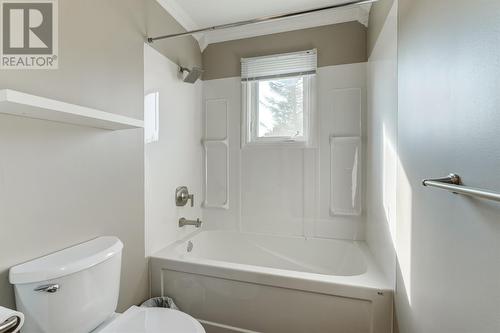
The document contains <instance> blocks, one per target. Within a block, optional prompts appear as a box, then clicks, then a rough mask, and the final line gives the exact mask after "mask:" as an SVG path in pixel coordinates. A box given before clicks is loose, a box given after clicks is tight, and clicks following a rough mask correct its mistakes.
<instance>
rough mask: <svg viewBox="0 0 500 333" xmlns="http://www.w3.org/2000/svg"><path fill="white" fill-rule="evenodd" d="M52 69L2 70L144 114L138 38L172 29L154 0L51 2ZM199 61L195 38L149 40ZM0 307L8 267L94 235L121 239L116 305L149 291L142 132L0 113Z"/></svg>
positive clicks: (17, 82)
mask: <svg viewBox="0 0 500 333" xmlns="http://www.w3.org/2000/svg"><path fill="white" fill-rule="evenodd" d="M59 6H60V7H59V18H60V21H59V27H60V31H59V48H60V57H59V58H60V60H59V61H60V62H59V66H60V68H59V69H58V70H53V71H44V70H39V71H16V70H10V71H1V72H0V88H11V89H17V90H21V91H25V92H28V93H33V94H37V95H40V96H46V97H51V98H55V99H59V100H63V101H66V102H70V103H76V104H81V105H85V106H88V107H94V108H98V109H101V110H103V111H107V112H112V113H117V114H121V115H125V116H130V117H134V118H142V113H143V86H144V83H143V82H144V77H143V75H144V74H143V71H144V67H143V50H144V47H143V45H144V44H143V41H144V36H145V34H146V32H147V31H148V30H149V32H150V33H151V34H156V33H168V32H175V31H178V30H179V29H180V26H179V25H178V24H176V23H175V22H174V21H173V20H172V18H171V17H169V15H168V14H166V12H162V9H161V7H159V6H158V5H157V4H156V2H155V1H154V0H147V1H137V0H126V1H124V0H108V1H100V0H85V1H82V0H64V1H59ZM155 47H156V48H157V49H159V50H161V51H163V52H165V53H166V55H167V56H169V57H170V58H171V59H174V61H176V60H178V59H186V62H188V63H189V64H199V63H201V54H200V52H199V49H197V45H196V41H194V40H193V39H184V40H178V41H174V42H158V43H156V44H155ZM0 227H1V229H0V305H3V306H13V305H14V297H13V291H12V287H11V286H10V285H9V283H8V268H9V267H10V266H12V265H15V264H18V263H21V262H24V261H27V260H30V259H32V258H35V257H39V256H42V255H44V254H47V253H50V252H53V251H56V250H59V249H61V248H64V247H67V246H71V245H73V244H75V243H78V242H82V241H85V240H88V239H91V238H93V237H96V236H100V235H116V236H118V237H120V238H121V239H122V241H123V242H124V244H125V248H124V257H123V269H122V286H121V287H122V288H121V295H120V302H119V309H121V310H122V309H124V308H125V307H127V306H129V305H131V304H135V303H138V302H140V301H142V300H143V299H144V298H146V297H147V296H148V270H147V260H146V259H145V256H144V146H143V133H142V130H128V131H121V132H120V131H119V132H108V131H103V130H96V129H90V128H84V127H77V126H71V125H64V124H57V123H52V122H45V121H39V120H29V119H24V118H18V117H12V116H5V115H1V116H0Z"/></svg>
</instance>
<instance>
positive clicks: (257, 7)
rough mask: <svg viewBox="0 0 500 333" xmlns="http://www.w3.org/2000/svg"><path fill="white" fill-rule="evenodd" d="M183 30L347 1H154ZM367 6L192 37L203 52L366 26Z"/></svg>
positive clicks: (368, 6) (368, 8)
mask: <svg viewBox="0 0 500 333" xmlns="http://www.w3.org/2000/svg"><path fill="white" fill-rule="evenodd" d="M157 1H158V2H159V3H160V4H161V5H162V6H163V7H164V8H165V9H166V10H167V11H168V12H169V13H170V14H171V15H172V16H173V17H174V18H175V19H176V20H177V21H178V22H179V23H180V24H181V25H183V26H184V28H185V29H187V30H194V29H199V28H206V27H211V26H215V25H219V24H225V23H234V22H237V21H242V20H249V19H254V18H259V17H266V16H272V15H279V14H287V13H291V12H296V11H301V10H307V9H314V8H319V7H325V6H330V5H334V4H341V3H345V2H346V1H347V0H157ZM369 10H370V5H363V6H358V7H349V8H345V9H341V10H329V11H324V12H320V13H316V14H310V15H307V17H300V18H294V19H286V20H279V21H274V22H272V24H270V23H264V24H262V23H261V24H257V25H254V26H246V27H245V28H235V29H231V31H230V32H229V33H228V32H227V31H218V32H210V33H207V34H204V35H198V36H196V37H197V39H198V41H200V46H201V48H202V49H203V48H204V47H206V45H207V44H210V43H214V42H220V41H224V40H231V39H240V38H246V37H252V36H258V35H264V34H269V33H275V32H283V31H290V30H296V29H303V28H308V27H312V26H320V25H326V24H333V23H340V22H347V21H355V20H357V21H360V22H361V23H363V24H365V25H367V23H368V13H369Z"/></svg>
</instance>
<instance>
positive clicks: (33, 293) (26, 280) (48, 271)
mask: <svg viewBox="0 0 500 333" xmlns="http://www.w3.org/2000/svg"><path fill="white" fill-rule="evenodd" d="M122 249H123V243H122V242H121V241H120V240H119V239H118V238H116V237H99V238H96V239H94V240H91V241H88V242H85V243H82V244H79V245H76V246H73V247H70V248H67V249H64V250H62V251H59V252H56V253H53V254H51V255H48V256H45V257H42V258H39V259H35V260H32V261H29V262H27V263H24V264H21V265H18V266H15V267H12V268H11V269H10V271H9V280H10V283H11V284H13V285H14V290H15V296H16V306H17V309H18V311H21V312H23V313H24V315H25V318H26V321H25V325H24V327H23V329H22V332H23V333H89V332H91V331H92V330H94V328H96V327H97V326H99V324H101V323H102V322H103V321H105V320H106V319H107V318H108V317H109V316H111V315H112V314H113V313H114V311H115V310H116V306H117V303H118V294H119V289H120V269H121V254H122Z"/></svg>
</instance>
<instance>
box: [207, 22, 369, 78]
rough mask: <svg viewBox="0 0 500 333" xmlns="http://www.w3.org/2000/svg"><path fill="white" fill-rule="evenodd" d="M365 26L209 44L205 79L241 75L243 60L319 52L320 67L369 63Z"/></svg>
mask: <svg viewBox="0 0 500 333" xmlns="http://www.w3.org/2000/svg"><path fill="white" fill-rule="evenodd" d="M366 30H367V29H366V27H365V26H364V25H362V24H361V23H359V22H354V21H353V22H347V23H340V24H333V25H328V26H321V27H315V28H309V29H302V30H295V31H289V32H283V33H277V34H271V35H265V36H258V37H252V38H245V39H238V40H233V41H227V42H221V43H214V44H210V45H208V47H207V48H206V49H205V50H204V51H203V67H204V70H205V73H204V74H203V80H213V79H221V78H228V77H235V76H240V74H241V73H240V72H241V65H240V59H241V58H245V57H256V56H263V55H269V54H276V53H286V52H295V51H303V50H307V49H313V48H317V49H318V66H319V67H324V66H333V65H343V64H352V63H360V62H366V61H367V52H366V47H367V43H366V37H367V35H366Z"/></svg>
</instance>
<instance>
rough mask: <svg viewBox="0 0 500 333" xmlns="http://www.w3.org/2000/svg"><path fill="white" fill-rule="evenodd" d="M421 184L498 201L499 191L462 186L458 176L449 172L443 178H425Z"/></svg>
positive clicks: (499, 197) (499, 199)
mask: <svg viewBox="0 0 500 333" xmlns="http://www.w3.org/2000/svg"><path fill="white" fill-rule="evenodd" d="M422 185H424V186H431V187H437V188H440V189H443V190H448V191H451V192H453V193H455V194H464V195H470V196H473V197H478V198H482V199H487V200H493V201H499V202H500V193H496V192H492V191H488V190H483V189H480V188H475V187H468V186H464V185H462V182H461V180H460V176H459V175H457V174H454V173H451V174H449V175H448V177H444V178H437V179H425V180H424V181H423V182H422Z"/></svg>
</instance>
